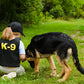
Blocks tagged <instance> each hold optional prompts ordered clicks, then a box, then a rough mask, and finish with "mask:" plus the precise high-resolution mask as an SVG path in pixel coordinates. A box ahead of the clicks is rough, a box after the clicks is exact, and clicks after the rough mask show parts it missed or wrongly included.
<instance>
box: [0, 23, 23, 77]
mask: <svg viewBox="0 0 84 84" xmlns="http://www.w3.org/2000/svg"><path fill="white" fill-rule="evenodd" d="M21 35H23V36H25V35H24V34H23V28H22V25H21V24H20V23H19V22H11V23H10V24H9V25H8V27H7V28H5V29H4V30H3V32H2V35H1V39H0V71H2V72H3V73H6V75H3V76H2V78H3V79H4V78H5V77H7V78H14V77H16V75H22V74H23V73H25V69H24V68H23V67H22V66H21V65H20V60H22V61H23V60H25V49H24V44H23V42H22V41H21V40H20V36H21Z"/></svg>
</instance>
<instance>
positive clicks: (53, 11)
mask: <svg viewBox="0 0 84 84" xmlns="http://www.w3.org/2000/svg"><path fill="white" fill-rule="evenodd" d="M50 14H51V15H53V16H54V17H55V18H57V17H62V16H63V15H64V11H63V9H62V7H61V5H57V6H55V7H54V8H52V9H51V10H50Z"/></svg>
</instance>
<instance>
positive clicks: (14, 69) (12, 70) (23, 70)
mask: <svg viewBox="0 0 84 84" xmlns="http://www.w3.org/2000/svg"><path fill="white" fill-rule="evenodd" d="M0 70H1V71H2V72H4V73H10V72H16V74H17V75H22V74H23V73H25V69H24V68H23V67H22V66H21V65H20V67H15V68H6V67H3V66H0Z"/></svg>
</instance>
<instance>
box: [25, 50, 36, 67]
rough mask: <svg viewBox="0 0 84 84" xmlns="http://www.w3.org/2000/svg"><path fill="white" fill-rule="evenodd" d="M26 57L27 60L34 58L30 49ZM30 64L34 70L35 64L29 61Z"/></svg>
mask: <svg viewBox="0 0 84 84" xmlns="http://www.w3.org/2000/svg"><path fill="white" fill-rule="evenodd" d="M26 57H27V58H31V59H32V58H33V53H32V52H31V51H30V50H29V49H26ZM28 62H29V63H30V66H31V67H32V68H34V67H35V63H34V61H28Z"/></svg>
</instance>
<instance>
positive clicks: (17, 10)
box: [0, 0, 42, 24]
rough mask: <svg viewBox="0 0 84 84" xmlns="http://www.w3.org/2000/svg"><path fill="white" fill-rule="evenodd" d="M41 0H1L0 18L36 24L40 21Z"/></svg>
mask: <svg viewBox="0 0 84 84" xmlns="http://www.w3.org/2000/svg"><path fill="white" fill-rule="evenodd" d="M41 11H42V3H41V0H26V1H25V0H5V1H4V0H2V2H1V8H0V15H1V17H0V20H1V21H2V20H5V21H7V22H11V21H19V22H28V23H29V24H36V23H38V22H39V21H40V19H41V18H40V12H41Z"/></svg>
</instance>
